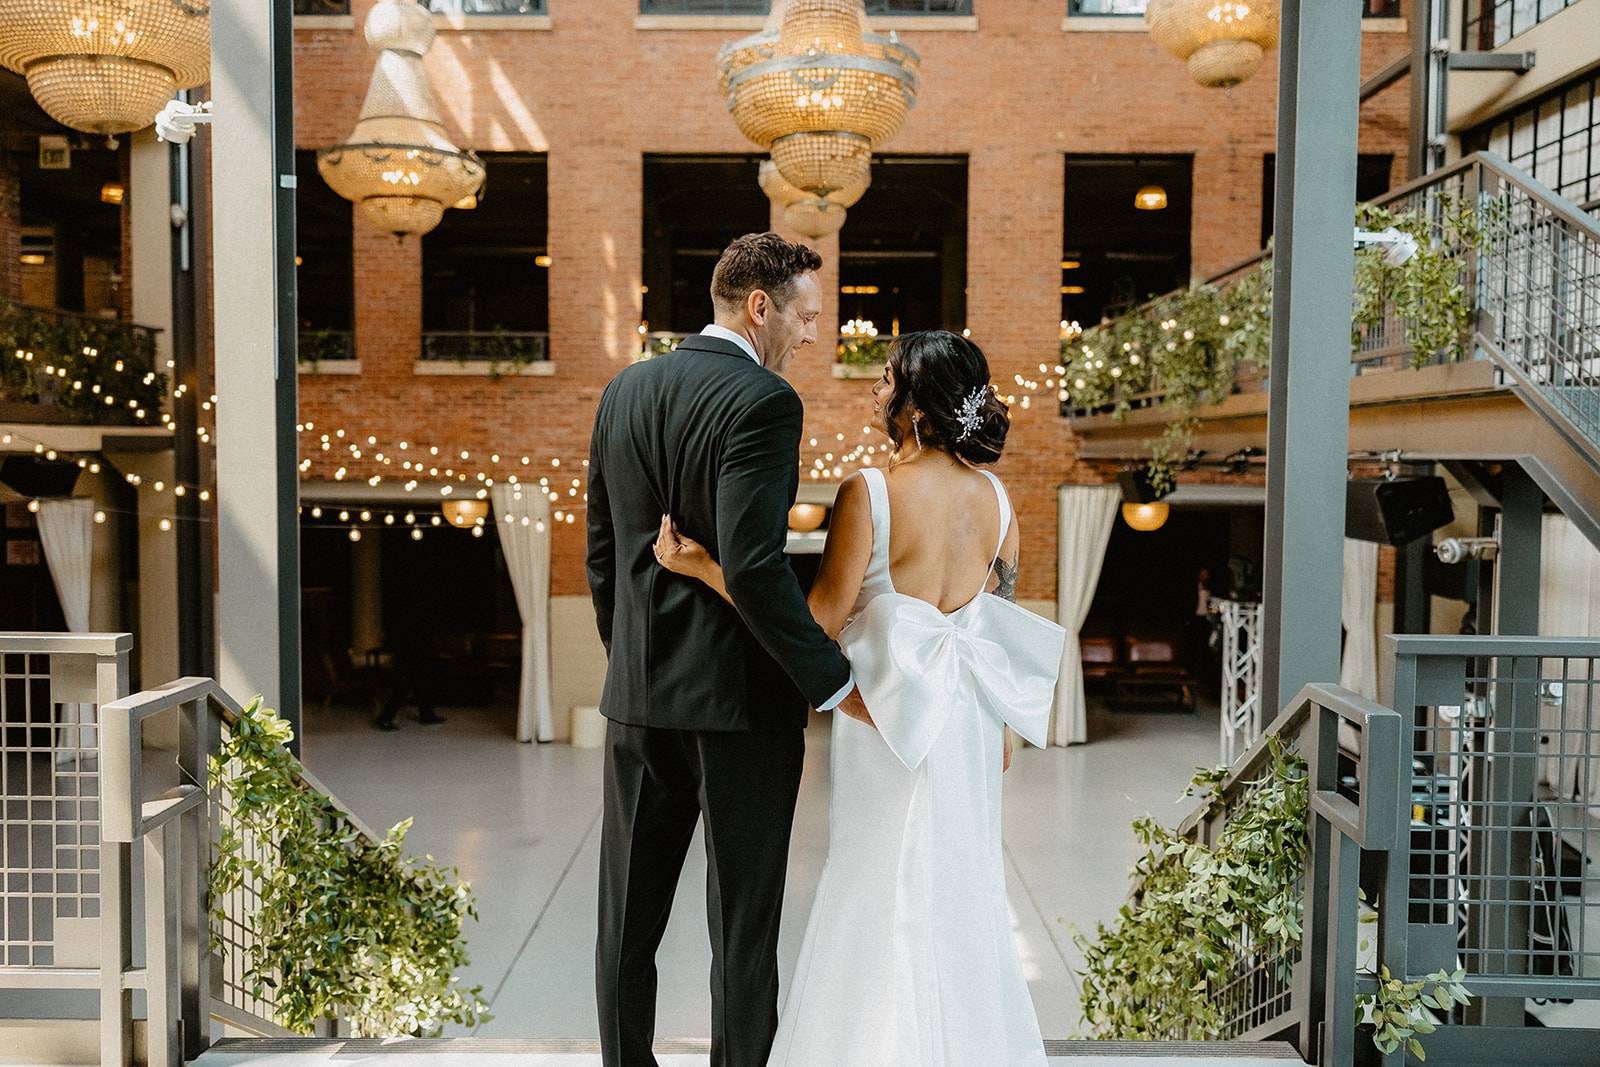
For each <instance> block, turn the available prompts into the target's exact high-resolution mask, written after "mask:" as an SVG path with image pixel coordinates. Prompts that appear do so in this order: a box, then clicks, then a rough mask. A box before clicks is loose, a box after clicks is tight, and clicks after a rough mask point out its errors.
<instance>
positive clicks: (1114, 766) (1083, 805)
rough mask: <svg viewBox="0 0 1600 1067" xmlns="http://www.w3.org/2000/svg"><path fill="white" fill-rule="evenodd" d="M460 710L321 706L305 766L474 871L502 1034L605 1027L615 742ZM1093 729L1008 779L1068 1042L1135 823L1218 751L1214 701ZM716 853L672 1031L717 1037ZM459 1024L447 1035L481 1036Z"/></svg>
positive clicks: (1054, 1014) (1038, 959)
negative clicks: (421, 714) (439, 712)
mask: <svg viewBox="0 0 1600 1067" xmlns="http://www.w3.org/2000/svg"><path fill="white" fill-rule="evenodd" d="M444 714H445V715H446V716H447V717H448V721H447V722H446V723H445V724H443V725H439V726H422V725H419V724H418V723H417V722H416V721H415V719H414V718H408V717H405V716H402V718H401V729H400V730H398V731H395V732H393V733H382V732H379V731H376V730H374V729H372V727H371V725H370V722H369V720H368V719H367V718H366V717H365V715H364V714H362V713H361V712H359V711H356V710H353V709H340V708H335V709H333V710H332V711H330V712H327V713H320V712H316V711H313V712H312V713H311V714H310V715H309V717H308V721H307V725H306V742H305V755H306V763H307V764H308V766H309V767H310V769H311V770H312V772H313V773H315V774H316V775H317V777H318V778H320V779H321V780H322V781H323V783H324V784H326V785H327V787H328V788H329V789H331V790H332V791H333V792H334V793H335V794H336V795H337V796H338V797H339V799H340V800H341V801H343V802H344V804H345V805H346V806H347V807H348V808H349V809H350V810H351V811H353V812H355V813H356V814H357V815H359V816H360V817H361V818H362V819H364V820H366V821H367V823H368V824H369V825H371V826H373V827H375V828H377V829H380V830H381V829H382V828H384V827H387V826H389V825H391V824H393V823H395V822H398V821H399V820H401V819H403V818H405V817H407V816H412V817H414V818H415V825H414V827H413V828H412V830H411V834H410V837H409V838H408V846H409V848H410V850H411V851H412V852H413V853H414V854H416V855H418V856H422V855H431V856H432V857H434V858H435V859H436V860H439V861H441V862H443V863H446V864H449V865H453V866H455V867H457V868H459V870H460V872H461V875H462V876H463V877H464V878H466V879H467V880H468V881H470V882H471V884H472V887H473V889H474V891H475V892H476V894H477V898H478V910H479V913H480V916H481V917H480V920H479V922H478V923H477V924H475V925H474V926H472V927H471V928H470V930H469V948H470V953H471V965H470V966H469V967H468V968H467V969H466V971H465V972H464V973H463V974H462V976H461V977H462V980H463V982H464V983H465V984H468V985H480V986H482V988H483V996H484V998H485V999H486V1000H488V1001H489V1003H490V1011H491V1013H492V1015H493V1018H492V1019H491V1020H490V1021H488V1022H485V1023H483V1024H482V1025H481V1026H479V1027H478V1028H477V1029H476V1030H474V1031H472V1033H474V1034H476V1035H478V1036H484V1037H494V1038H536V1039H552V1038H570V1039H579V1040H592V1039H593V1038H594V1037H595V1035H596V1029H595V1021H594V1009H593V974H594V968H593V946H594V923H595V912H596V889H595V873H596V869H597V864H598V848H599V815H600V768H601V754H600V752H599V751H597V750H583V749H575V748H572V747H570V746H568V745H565V744H553V745H523V744H518V743H517V742H516V741H515V740H514V739H513V738H512V735H511V729H512V712H511V710H510V709H487V708H483V709H474V708H446V709H444ZM1090 730H1091V741H1090V743H1089V744H1087V745H1079V746H1074V747H1072V748H1067V749H1048V750H1037V749H1026V750H1023V751H1021V752H1019V753H1018V755H1017V759H1016V761H1015V763H1014V765H1013V768H1012V770H1011V773H1010V774H1009V775H1008V777H1007V781H1006V794H1005V804H1006V809H1005V835H1006V860H1007V878H1008V883H1009V886H1010V893H1011V904H1012V911H1013V916H1014V930H1015V937H1016V940H1017V946H1018V949H1019V951H1020V952H1021V955H1022V958H1023V962H1024V966H1025V968H1026V971H1027V976H1028V981H1029V986H1030V989H1031V991H1032V994H1033V1001H1034V1006H1035V1008H1036V1010H1037V1011H1038V1013H1039V1020H1040V1026H1041V1029H1042V1030H1043V1032H1044V1036H1045V1037H1046V1038H1067V1037H1071V1036H1073V1035H1074V1033H1075V1032H1076V1031H1077V1029H1078V1026H1079V1022H1080V1015H1079V1000H1078V993H1077V984H1076V981H1075V979H1074V975H1073V968H1074V967H1075V966H1077V964H1078V963H1079V959H1080V957H1079V953H1078V951H1077V949H1076V948H1075V947H1074V944H1073V932H1074V931H1075V930H1080V929H1081V930H1090V931H1092V929H1093V927H1094V924H1095V923H1096V922H1097V921H1099V920H1102V919H1107V918H1110V917H1111V916H1113V915H1115V913H1116V910H1117V908H1118V907H1119V906H1120V905H1121V903H1122V902H1123V899H1124V896H1125V894H1126V891H1127V878H1126V875H1127V870H1128V867H1129V865H1130V864H1131V863H1132V862H1133V860H1134V858H1135V855H1136V849H1135V842H1134V839H1133V835H1132V833H1131V831H1130V829H1129V823H1130V821H1131V820H1132V819H1133V818H1134V817H1135V816H1138V815H1141V814H1144V813H1146V812H1150V813H1153V814H1155V815H1156V816H1157V817H1158V818H1161V819H1163V820H1165V821H1176V820H1177V819H1178V818H1180V817H1181V815H1182V814H1183V812H1184V811H1185V810H1187V809H1186V805H1185V804H1184V803H1183V802H1181V801H1180V800H1179V798H1180V797H1181V796H1182V793H1183V789H1184V785H1185V784H1186V782H1187V779H1188V777H1189V775H1190V773H1191V772H1192V771H1193V769H1194V768H1195V767H1196V766H1197V765H1201V764H1205V763H1211V762H1215V760H1216V756H1217V728H1216V717H1215V712H1214V711H1207V710H1202V711H1200V712H1199V713H1196V714H1193V715H1184V714H1154V713H1120V714H1112V713H1107V712H1104V711H1101V710H1098V709H1097V710H1095V711H1093V712H1092V713H1091V718H1090ZM827 746H828V725H827V717H826V716H821V717H819V718H818V720H817V721H816V722H815V723H814V725H813V728H812V729H811V730H810V731H809V732H808V750H807V766H806V775H805V780H804V784H803V786H802V791H801V799H800V807H799V812H798V814H797V817H796V826H795V834H794V841H793V846H792V849H791V852H790V859H789V880H790V888H789V893H788V898H787V902H786V905H785V910H784V919H783V938H782V944H781V954H782V968H783V971H784V973H785V974H787V973H788V972H789V971H790V970H792V968H793V966H794V958H795V954H796V952H797V951H798V949H799V940H800V936H801V933H802V932H803V930H804V926H805V919H806V913H807V911H808V910H809V908H810V906H811V898H812V892H813V888H814V886H815V883H816V880H817V877H818V874H819V873H820V871H821V867H822V862H823V859H824V856H825V853H826V849H827V808H828V774H827V768H828V760H827ZM704 881H705V859H704V853H703V851H702V850H701V848H700V847H699V846H698V845H696V847H694V848H693V849H692V850H691V852H690V861H689V863H688V865H687V866H686V869H685V870H684V873H683V880H682V882H681V883H680V887H679V891H678V896H677V899H676V902H675V906H674V910H673V916H672V920H671V922H670V924H669V926H668V929H667V933H666V938H665V941H664V943H663V945H662V949H661V953H660V956H659V961H658V962H659V967H660V974H661V987H660V995H659V1001H658V1009H659V1012H658V1023H657V1030H656V1032H657V1034H658V1035H659V1036H660V1037H662V1038H664V1039H673V1038H688V1039H696V1038H705V1037H706V1036H708V1034H709V1020H710V1012H711V1001H710V994H709V992H708V990H707V974H708V970H709V967H710V950H709V948H708V945H707V935H706V921H705V912H704V900H705V893H704ZM465 1033H466V1031H465V1030H463V1029H461V1028H455V1029H454V1030H452V1031H448V1032H447V1036H463V1035H464V1034H465Z"/></svg>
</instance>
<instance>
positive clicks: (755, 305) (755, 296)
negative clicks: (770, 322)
mask: <svg viewBox="0 0 1600 1067" xmlns="http://www.w3.org/2000/svg"><path fill="white" fill-rule="evenodd" d="M744 313H745V317H746V318H748V319H749V320H750V321H751V323H753V324H754V325H756V326H762V325H765V324H766V321H767V316H768V315H770V314H771V313H772V297H771V296H770V295H769V294H768V293H767V291H766V290H765V289H752V290H750V293H749V295H748V296H746V297H745V298H744Z"/></svg>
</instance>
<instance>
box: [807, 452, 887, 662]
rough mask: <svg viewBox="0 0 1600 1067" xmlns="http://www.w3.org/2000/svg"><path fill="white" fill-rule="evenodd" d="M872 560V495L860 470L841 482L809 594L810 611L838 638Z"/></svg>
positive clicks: (822, 625)
mask: <svg viewBox="0 0 1600 1067" xmlns="http://www.w3.org/2000/svg"><path fill="white" fill-rule="evenodd" d="M871 561H872V498H871V497H870V496H869V495H868V493H867V483H866V479H865V478H863V477H862V475H861V474H860V473H859V472H857V473H855V474H852V475H851V476H850V477H848V478H846V479H845V480H844V482H843V483H841V484H840V486H839V495H838V497H837V498H835V500H834V502H833V514H832V516H831V517H830V518H829V519H828V543H827V545H826V546H825V547H824V548H823V550H822V565H821V568H820V569H819V570H818V571H817V580H816V581H815V582H814V583H812V586H811V594H810V596H808V597H807V598H806V601H807V603H809V604H810V605H811V615H812V617H813V618H815V619H816V620H817V625H818V626H820V627H822V629H823V631H824V632H826V633H827V635H828V636H829V637H832V638H835V639H837V638H838V636H839V631H840V630H843V629H844V623H845V620H846V619H848V618H849V617H850V609H851V608H853V607H855V603H856V597H857V596H859V595H860V593H861V580H862V579H863V578H864V577H865V576H866V573H867V565H868V564H869V563H870V562H871Z"/></svg>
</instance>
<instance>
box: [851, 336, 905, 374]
mask: <svg viewBox="0 0 1600 1067" xmlns="http://www.w3.org/2000/svg"><path fill="white" fill-rule="evenodd" d="M893 343H894V338H893V337H841V338H840V339H839V362H840V363H843V364H845V365H846V366H850V367H882V366H883V365H884V364H885V363H887V362H888V361H889V346H890V345H892V344H893Z"/></svg>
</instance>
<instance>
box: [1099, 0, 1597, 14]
mask: <svg viewBox="0 0 1600 1067" xmlns="http://www.w3.org/2000/svg"><path fill="white" fill-rule="evenodd" d="M1358 2H1359V3H1360V4H1361V16H1362V18H1369V19H1397V18H1399V17H1400V0H1358ZM1469 2H1470V0H1469ZM1573 2H1575V0H1573ZM1149 6H1150V0H1067V15H1068V16H1069V17H1092V18H1140V19H1142V18H1144V12H1145V8H1147V7H1149Z"/></svg>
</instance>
